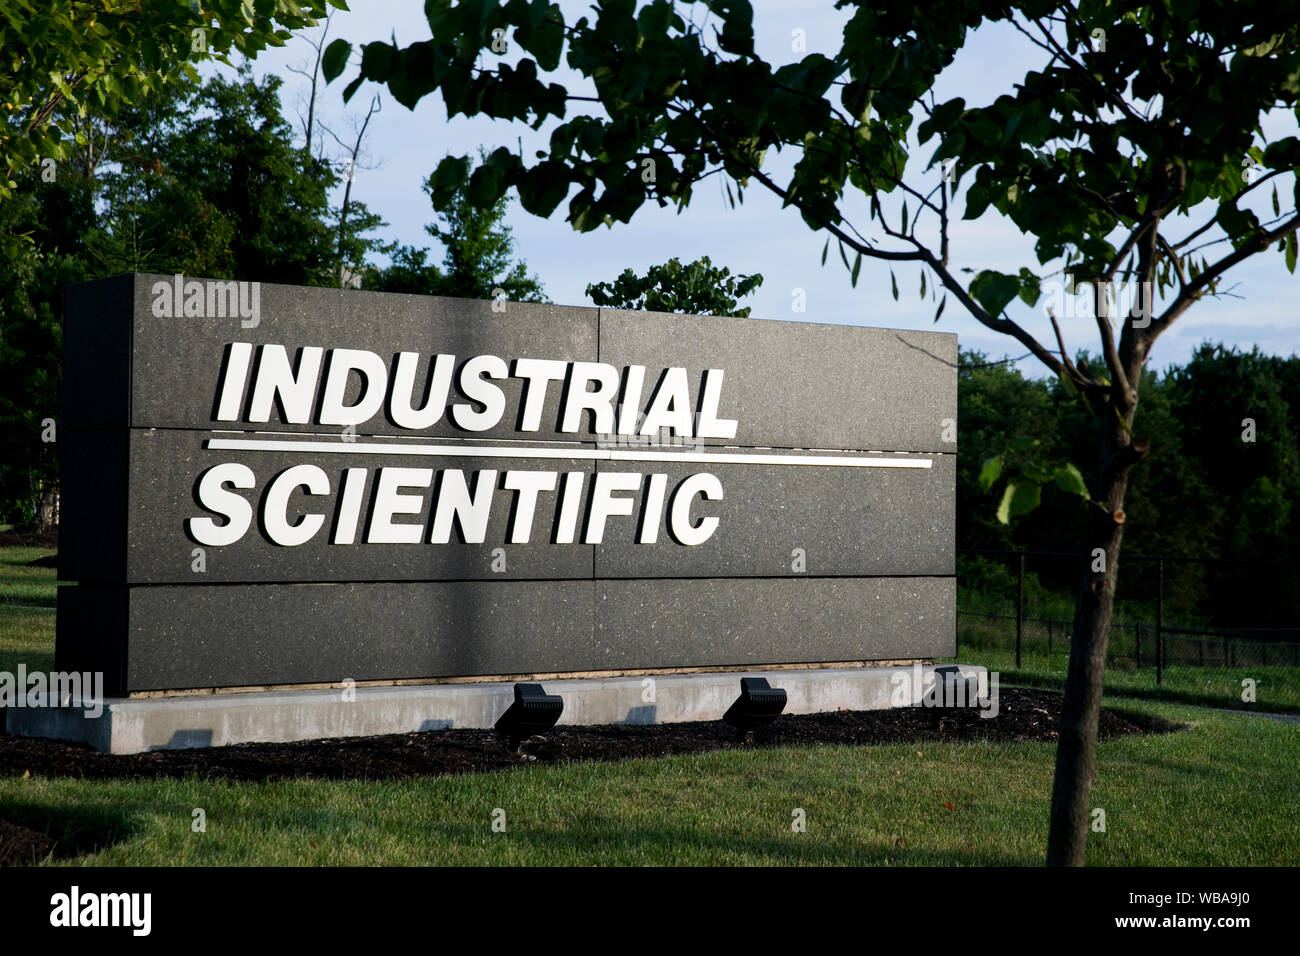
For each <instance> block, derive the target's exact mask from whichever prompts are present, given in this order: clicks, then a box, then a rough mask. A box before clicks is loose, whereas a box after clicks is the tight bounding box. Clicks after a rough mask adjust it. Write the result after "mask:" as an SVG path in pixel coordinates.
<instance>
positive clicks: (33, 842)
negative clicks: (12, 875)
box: [0, 819, 55, 866]
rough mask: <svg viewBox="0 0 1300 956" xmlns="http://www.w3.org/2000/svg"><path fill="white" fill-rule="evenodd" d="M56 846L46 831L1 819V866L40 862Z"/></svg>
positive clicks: (49, 854) (50, 853) (51, 852)
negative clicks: (39, 831) (38, 830)
mask: <svg viewBox="0 0 1300 956" xmlns="http://www.w3.org/2000/svg"><path fill="white" fill-rule="evenodd" d="M54 848H55V841H54V840H53V839H52V838H50V837H48V836H46V835H45V834H44V833H37V832H36V831H35V830H29V829H27V827H20V826H19V825H18V824H16V823H10V822H8V821H7V820H4V819H0V866H18V865H21V864H24V863H40V862H41V861H42V860H44V859H46V858H48V857H50V856H51V855H53V853H54Z"/></svg>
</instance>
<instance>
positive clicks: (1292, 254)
mask: <svg viewBox="0 0 1300 956" xmlns="http://www.w3.org/2000/svg"><path fill="white" fill-rule="evenodd" d="M1295 260H1296V238H1295V233H1294V232H1293V233H1291V235H1289V236H1287V237H1286V271H1287V272H1290V273H1292V274H1293V275H1294V274H1295Z"/></svg>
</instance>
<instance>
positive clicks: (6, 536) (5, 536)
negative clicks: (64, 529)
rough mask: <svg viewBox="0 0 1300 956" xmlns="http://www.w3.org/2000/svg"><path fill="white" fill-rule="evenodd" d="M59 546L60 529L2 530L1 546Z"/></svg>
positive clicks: (0, 534)
mask: <svg viewBox="0 0 1300 956" xmlns="http://www.w3.org/2000/svg"><path fill="white" fill-rule="evenodd" d="M58 546H59V532H58V531H35V530H32V529H30V528H14V529H13V530H12V531H0V548H55V549H57V548H58Z"/></svg>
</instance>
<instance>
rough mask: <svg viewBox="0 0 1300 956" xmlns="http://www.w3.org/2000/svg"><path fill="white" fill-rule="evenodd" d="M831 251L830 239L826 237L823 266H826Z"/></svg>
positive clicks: (823, 247) (823, 248)
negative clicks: (827, 254) (827, 256)
mask: <svg viewBox="0 0 1300 956" xmlns="http://www.w3.org/2000/svg"><path fill="white" fill-rule="evenodd" d="M830 251H831V240H830V237H829V236H827V237H826V245H824V246H822V265H826V253H828V252H830Z"/></svg>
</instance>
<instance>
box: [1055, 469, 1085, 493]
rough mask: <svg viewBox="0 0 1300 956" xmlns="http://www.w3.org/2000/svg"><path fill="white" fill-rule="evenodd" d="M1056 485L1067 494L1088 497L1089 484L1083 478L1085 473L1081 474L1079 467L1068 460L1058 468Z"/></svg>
mask: <svg viewBox="0 0 1300 956" xmlns="http://www.w3.org/2000/svg"><path fill="white" fill-rule="evenodd" d="M1056 487H1058V488H1060V489H1061V490H1062V491H1064V492H1066V493H1067V494H1071V495H1078V496H1079V497H1080V498H1087V497H1088V486H1087V484H1086V483H1085V482H1084V480H1083V475H1081V474H1079V469H1078V468H1076V467H1075V466H1074V465H1072V464H1070V463H1068V462H1067V463H1066V464H1064V465H1058V466H1057V468H1056Z"/></svg>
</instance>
